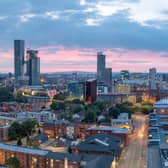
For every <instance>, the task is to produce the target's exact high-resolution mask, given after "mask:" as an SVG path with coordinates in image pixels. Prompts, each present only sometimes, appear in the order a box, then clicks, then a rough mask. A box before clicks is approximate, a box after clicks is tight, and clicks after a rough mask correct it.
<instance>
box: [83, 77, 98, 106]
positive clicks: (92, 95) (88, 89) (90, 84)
mask: <svg viewBox="0 0 168 168" xmlns="http://www.w3.org/2000/svg"><path fill="white" fill-rule="evenodd" d="M84 98H85V101H86V102H88V103H92V102H94V101H96V99H97V80H96V79H89V80H87V81H86V83H85V95H84Z"/></svg>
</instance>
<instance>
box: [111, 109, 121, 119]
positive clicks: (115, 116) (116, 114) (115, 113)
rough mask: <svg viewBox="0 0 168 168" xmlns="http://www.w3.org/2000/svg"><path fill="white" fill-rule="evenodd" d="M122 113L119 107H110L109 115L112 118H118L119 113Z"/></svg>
mask: <svg viewBox="0 0 168 168" xmlns="http://www.w3.org/2000/svg"><path fill="white" fill-rule="evenodd" d="M119 114H120V109H119V108H117V107H111V108H110V109H109V116H110V117H112V118H117V117H118V115H119Z"/></svg>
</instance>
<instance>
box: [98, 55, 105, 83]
mask: <svg viewBox="0 0 168 168" xmlns="http://www.w3.org/2000/svg"><path fill="white" fill-rule="evenodd" d="M105 59H106V56H105V55H104V54H103V53H102V52H98V53H97V79H98V81H99V82H100V81H104V79H105V67H106V65H105V63H106V61H105Z"/></svg>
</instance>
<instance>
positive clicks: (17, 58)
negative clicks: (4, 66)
mask: <svg viewBox="0 0 168 168" xmlns="http://www.w3.org/2000/svg"><path fill="white" fill-rule="evenodd" d="M24 52H25V48H24V40H14V67H15V68H14V71H15V84H16V85H18V84H19V83H18V82H19V79H20V78H22V77H23V75H24Z"/></svg>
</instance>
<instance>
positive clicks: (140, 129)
mask: <svg viewBox="0 0 168 168" xmlns="http://www.w3.org/2000/svg"><path fill="white" fill-rule="evenodd" d="M134 124H135V130H134V133H133V134H132V135H130V137H129V138H130V140H129V145H128V147H126V148H125V149H124V150H123V152H122V155H121V158H120V161H119V164H118V166H117V168H146V148H147V145H146V143H147V124H146V118H145V116H143V115H135V116H134Z"/></svg>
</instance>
